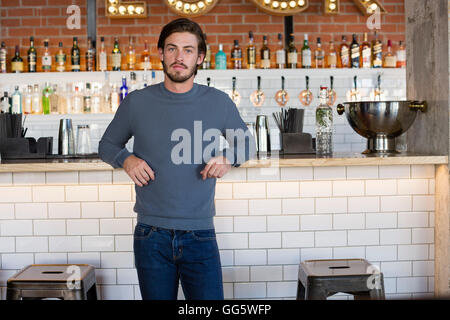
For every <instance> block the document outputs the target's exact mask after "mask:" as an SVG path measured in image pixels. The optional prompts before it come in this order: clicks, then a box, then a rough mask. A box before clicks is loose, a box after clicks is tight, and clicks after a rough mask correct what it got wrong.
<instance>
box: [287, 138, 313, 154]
mask: <svg viewBox="0 0 450 320" xmlns="http://www.w3.org/2000/svg"><path fill="white" fill-rule="evenodd" d="M281 139H282V146H283V154H315V153H316V151H315V150H314V144H313V139H312V136H311V134H309V133H283V134H282V135H281Z"/></svg>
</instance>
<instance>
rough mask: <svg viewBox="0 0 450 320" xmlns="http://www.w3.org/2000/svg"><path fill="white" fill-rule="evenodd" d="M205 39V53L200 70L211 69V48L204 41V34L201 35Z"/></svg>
mask: <svg viewBox="0 0 450 320" xmlns="http://www.w3.org/2000/svg"><path fill="white" fill-rule="evenodd" d="M203 36H204V37H205V43H206V53H205V58H204V59H203V63H202V69H205V70H206V69H211V46H210V45H209V43H208V41H207V39H206V33H205V34H203Z"/></svg>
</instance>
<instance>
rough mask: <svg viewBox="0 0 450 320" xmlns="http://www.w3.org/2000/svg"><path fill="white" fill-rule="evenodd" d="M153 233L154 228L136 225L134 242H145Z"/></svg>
mask: <svg viewBox="0 0 450 320" xmlns="http://www.w3.org/2000/svg"><path fill="white" fill-rule="evenodd" d="M154 232H155V228H154V227H153V226H150V225H148V224H143V223H138V224H136V227H135V228H134V239H135V240H145V239H148V238H150V236H151V235H152V234H153V233H154Z"/></svg>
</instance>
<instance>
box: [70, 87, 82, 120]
mask: <svg viewBox="0 0 450 320" xmlns="http://www.w3.org/2000/svg"><path fill="white" fill-rule="evenodd" d="M83 104H84V101H83V96H82V95H81V92H80V88H79V87H78V86H75V93H74V95H73V97H72V113H75V114H80V113H83Z"/></svg>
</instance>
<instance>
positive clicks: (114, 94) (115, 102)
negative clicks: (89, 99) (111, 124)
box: [111, 84, 120, 113]
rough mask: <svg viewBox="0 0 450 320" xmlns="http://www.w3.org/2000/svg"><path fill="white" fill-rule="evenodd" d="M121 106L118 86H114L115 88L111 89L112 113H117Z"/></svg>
mask: <svg viewBox="0 0 450 320" xmlns="http://www.w3.org/2000/svg"><path fill="white" fill-rule="evenodd" d="M119 105H120V94H119V91H118V90H117V85H116V84H113V87H112V89H111V112H112V113H116V111H117V109H118V108H119Z"/></svg>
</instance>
